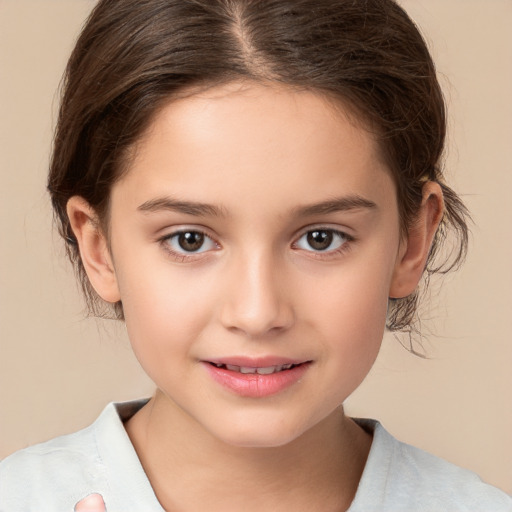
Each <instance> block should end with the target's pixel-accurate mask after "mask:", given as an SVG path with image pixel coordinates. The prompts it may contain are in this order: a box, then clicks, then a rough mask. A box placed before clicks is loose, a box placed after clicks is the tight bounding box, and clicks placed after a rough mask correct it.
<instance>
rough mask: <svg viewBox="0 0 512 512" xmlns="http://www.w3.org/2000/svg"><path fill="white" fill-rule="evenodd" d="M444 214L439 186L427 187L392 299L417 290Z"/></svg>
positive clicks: (396, 273)
mask: <svg viewBox="0 0 512 512" xmlns="http://www.w3.org/2000/svg"><path fill="white" fill-rule="evenodd" d="M443 211H444V201H443V192H442V190H441V187H440V185H439V184H438V183H435V182H432V181H429V182H427V183H425V185H424V186H423V199H422V203H421V207H420V210H419V212H418V215H417V217H416V219H415V220H414V221H413V224H412V225H411V227H410V229H409V231H408V233H407V236H406V238H405V239H404V240H403V241H402V243H401V246H400V249H399V252H398V257H397V261H396V265H395V269H394V273H393V278H392V281H391V287H390V290H389V296H390V298H393V299H399V298H403V297H407V296H409V295H411V293H413V292H414V290H415V289H416V287H417V286H418V283H419V281H420V279H421V276H422V274H423V271H424V270H425V265H426V262H427V257H428V254H429V252H430V247H431V245H432V241H433V240H434V236H435V234H436V231H437V228H438V227H439V223H440V222H441V219H442V218H443Z"/></svg>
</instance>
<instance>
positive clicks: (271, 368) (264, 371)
mask: <svg viewBox="0 0 512 512" xmlns="http://www.w3.org/2000/svg"><path fill="white" fill-rule="evenodd" d="M278 368H279V367H278V366H267V367H266V368H257V370H256V371H257V372H258V374H259V375H270V374H271V373H274V372H278V371H280V370H279V369H278Z"/></svg>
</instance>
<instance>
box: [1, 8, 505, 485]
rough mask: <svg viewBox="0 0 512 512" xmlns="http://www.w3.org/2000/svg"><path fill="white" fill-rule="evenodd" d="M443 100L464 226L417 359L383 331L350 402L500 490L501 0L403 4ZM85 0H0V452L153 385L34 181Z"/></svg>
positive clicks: (70, 425)
mask: <svg viewBox="0 0 512 512" xmlns="http://www.w3.org/2000/svg"><path fill="white" fill-rule="evenodd" d="M403 4H404V6H405V7H406V8H407V9H408V11H409V12H410V14H411V15H412V16H413V18H414V19H415V20H416V21H417V23H418V24H419V25H420V26H421V27H422V30H423V32H424V33H425V34H426V35H427V39H428V40H429V42H430V44H431V46H432V50H433V53H434V56H435V59H436V61H437V63H438V68H439V71H440V73H441V80H442V83H443V86H444V88H445V92H446V96H447V98H448V103H449V108H450V114H451V117H450V137H449V140H450V145H449V151H448V161H447V169H448V170H449V175H450V176H451V177H452V183H454V184H455V186H456V188H457V189H458V190H459V191H460V192H462V193H463V194H464V196H465V199H466V201H467V204H468V205H469V207H470V209H471V210H472V212H473V215H474V219H475V221H476V226H475V228H474V231H473V233H474V236H473V243H472V248H471V253H470V257H469V260H468V262H467V265H466V266H465V267H464V269H463V270H462V271H461V272H460V273H459V274H457V275H455V276H453V277H450V278H449V279H448V280H446V281H445V282H444V284H443V286H442V288H438V289H437V290H436V291H435V293H433V294H432V295H433V299H432V303H431V308H430V310H429V311H428V312H427V314H426V316H427V317H429V318H432V319H433V320H426V321H425V323H424V333H425V334H428V332H429V331H432V330H433V331H434V332H435V333H437V334H436V335H429V336H428V338H427V340H426V342H425V346H426V349H427V351H428V353H429V355H430V359H429V360H421V359H418V358H415V357H414V356H411V355H410V354H408V353H407V352H406V351H405V350H404V349H403V348H402V347H401V346H400V345H399V343H398V342H397V341H396V340H394V339H393V338H392V337H389V338H386V339H385V342H384V345H383V350H382V353H381V355H380V357H379V360H378V362H377V364H376V366H375V368H374V370H373V371H372V374H371V375H370V377H369V378H368V379H367V381H366V382H365V383H364V384H363V386H362V387H361V388H360V389H359V390H358V391H357V392H356V393H355V395H353V397H351V398H350V399H349V401H348V404H347V408H348V410H349V412H351V413H352V414H355V415H364V416H372V417H377V418H379V419H381V420H382V421H383V423H384V424H385V426H386V427H387V428H388V429H389V430H391V432H393V433H394V434H395V435H397V436H398V437H399V438H401V439H403V440H405V441H408V442H411V443H413V444H416V445H418V446H420V447H422V448H425V449H428V450H430V451H432V452H434V453H435V454H438V455H441V456H443V457H445V458H447V459H449V460H451V461H453V462H455V463H457V464H460V465H463V466H466V467H468V468H470V469H473V470H475V471H477V472H478V473H480V474H481V475H482V477H483V478H484V479H485V480H487V481H489V482H491V483H493V484H495V485H497V486H499V487H501V488H503V489H504V490H506V491H508V492H512V435H511V433H512V406H511V402H512V372H511V363H512V339H511V332H512V265H511V263H512V236H511V235H512V201H511V200H510V193H511V192H510V191H511V190H512V140H511V135H512V93H511V91H512V32H511V31H510V26H511V25H512V2H511V1H510V0H407V1H405V0H404V1H403ZM92 5H93V2H92V1H90V0H72V1H70V0H33V1H29V0H0V73H1V77H0V102H1V103H0V144H1V146H0V158H1V160H0V172H1V181H0V183H1V185H0V208H1V215H0V230H1V231H0V415H1V416H0V458H1V457H3V456H5V455H7V454H9V453H10V452H12V451H14V450H16V449H18V448H21V447H24V446H26V445H28V444H31V443H34V442H38V441H42V440H45V439H47V438H49V437H53V436H55V435H58V434H62V433H65V432H69V431H72V430H76V429H78V428H80V427H82V426H84V425H86V424H88V423H89V422H91V421H92V420H93V419H94V418H95V417H96V415H97V414H98V413H99V411H100V410H101V409H102V408H103V406H104V404H105V403H106V402H108V401H111V400H125V399H130V398H134V397H139V396H146V395H148V394H149V393H150V392H151V389H152V386H151V383H150V382H148V380H147V379H146V377H145V376H144V375H143V372H142V370H140V369H139V367H138V365H137V363H136V362H135V361H134V359H133V356H132V355H131V352H130V349H129V346H128V343H127V341H126V339H125V336H124V333H123V328H122V325H117V326H116V324H115V323H113V322H100V321H96V320H91V319H88V320H87V319H84V318H83V311H82V309H83V306H82V302H81V300H80V297H79V295H78V293H77V290H76V287H75V284H74V281H73V278H72V275H71V271H70V268H69V266H68V265H67V262H66V261H65V258H64V257H63V251H62V249H61V244H60V240H59V239H58V237H57V236H56V234H54V233H53V234H52V232H51V213H50V208H49V201H48V197H47V196H46V193H45V189H44V187H45V178H46V176H45V175H46V169H47V160H48V152H49V147H50V141H51V133H52V126H53V125H54V121H55V107H56V103H57V95H56V94H55V91H56V89H57V86H58V83H59V78H60V75H61V73H62V70H63V68H64V65H65V62H66V58H67V56H68V54H69V52H70V50H71V47H72V44H73V40H74V38H75V37H76V35H77V31H78V30H79V27H80V26H81V23H82V22H83V20H84V18H85V16H86V15H87V13H88V12H89V10H90V8H91V7H92Z"/></svg>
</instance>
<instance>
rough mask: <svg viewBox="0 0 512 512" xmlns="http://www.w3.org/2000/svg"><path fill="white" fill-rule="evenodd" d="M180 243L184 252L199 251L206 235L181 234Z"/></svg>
mask: <svg viewBox="0 0 512 512" xmlns="http://www.w3.org/2000/svg"><path fill="white" fill-rule="evenodd" d="M178 243H179V244H180V247H181V248H182V249H183V250H184V251H190V252H192V251H197V250H198V249H201V246H202V245H203V243H204V235H203V234H202V233H197V232H194V231H189V232H187V233H180V235H179V237H178Z"/></svg>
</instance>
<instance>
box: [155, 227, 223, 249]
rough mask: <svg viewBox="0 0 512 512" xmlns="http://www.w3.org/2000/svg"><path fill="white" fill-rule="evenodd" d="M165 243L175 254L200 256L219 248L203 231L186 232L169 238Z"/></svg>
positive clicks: (180, 232)
mask: <svg viewBox="0 0 512 512" xmlns="http://www.w3.org/2000/svg"><path fill="white" fill-rule="evenodd" d="M163 242H164V243H165V244H166V245H167V246H168V249H169V250H170V251H171V252H173V253H178V254H191V253H192V254H198V253H202V252H206V251H211V250H213V249H216V248H217V244H216V243H215V242H214V241H213V240H212V239H211V238H210V237H209V236H208V235H206V234H205V233H202V232H201V231H194V230H185V231H178V232H176V233H173V234H172V235H170V236H167V237H166V238H165V239H164V240H163Z"/></svg>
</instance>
